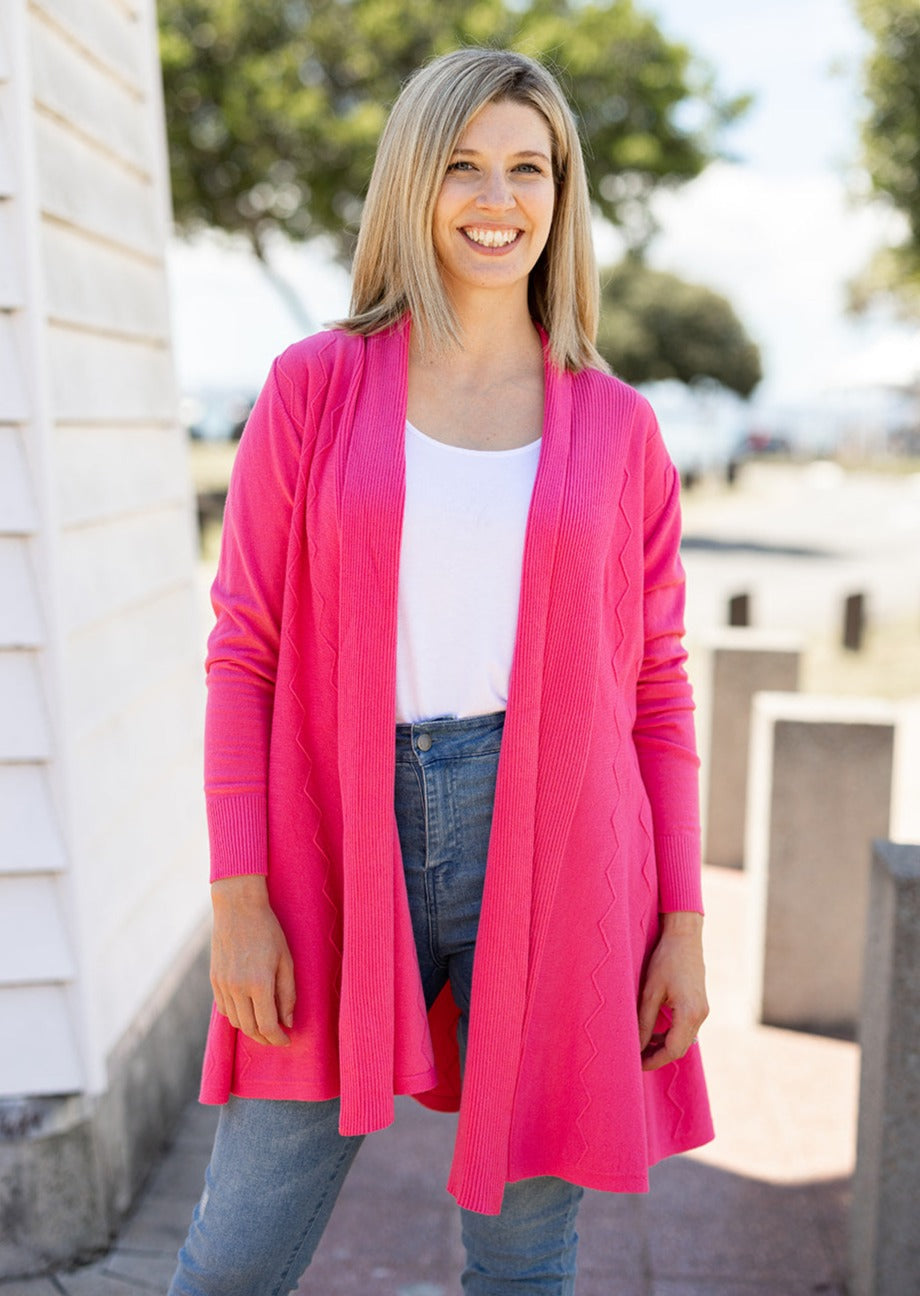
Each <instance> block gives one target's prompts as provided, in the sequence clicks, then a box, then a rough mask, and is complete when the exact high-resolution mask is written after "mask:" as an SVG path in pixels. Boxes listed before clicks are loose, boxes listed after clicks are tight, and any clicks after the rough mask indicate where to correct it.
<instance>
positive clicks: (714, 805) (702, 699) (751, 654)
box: [693, 628, 802, 868]
mask: <svg viewBox="0 0 920 1296" xmlns="http://www.w3.org/2000/svg"><path fill="white" fill-rule="evenodd" d="M801 655H802V653H801V644H800V641H799V640H798V639H797V638H796V637H795V636H793V635H783V634H777V633H775V632H774V633H770V632H767V631H763V630H751V629H743V628H734V629H720V630H715V631H713V632H712V633H711V634H709V635H707V636H706V637H705V638H704V639H702V640H701V641H700V644H699V657H698V662H697V655H696V654H694V678H693V683H694V688H695V690H696V695H697V717H698V729H699V741H700V752H701V757H702V771H701V774H702V810H703V858H704V859H705V860H706V862H707V863H708V864H718V865H721V866H722V867H724V868H741V866H742V863H743V859H744V823H745V799H746V795H747V772H748V747H749V740H750V716H751V704H752V702H753V699H754V695H755V694H756V693H761V692H766V691H777V692H778V691H783V692H792V691H794V690H796V689H797V688H798V684H799V665H800V661H801Z"/></svg>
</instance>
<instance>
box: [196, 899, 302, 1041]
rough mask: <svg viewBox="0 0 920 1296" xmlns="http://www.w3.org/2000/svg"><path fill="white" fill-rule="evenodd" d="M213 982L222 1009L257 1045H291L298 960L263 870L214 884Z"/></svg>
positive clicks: (217, 1003) (233, 1024)
mask: <svg viewBox="0 0 920 1296" xmlns="http://www.w3.org/2000/svg"><path fill="white" fill-rule="evenodd" d="M211 903H212V905H213V909H214V928H213V932H212V936H211V987H212V989H213V991H214V1002H215V1003H216V1005H217V1011H218V1012H220V1013H223V1015H224V1016H225V1017H226V1018H227V1019H228V1021H229V1022H230V1024H231V1026H235V1027H236V1028H237V1030H241V1031H242V1032H243V1034H244V1035H248V1036H249V1038H250V1039H252V1040H255V1042H256V1043H257V1044H273V1045H277V1046H280V1047H286V1046H288V1045H290V1042H291V1041H290V1039H289V1038H288V1036H287V1035H286V1034H285V1031H284V1029H283V1028H284V1027H286V1028H287V1029H288V1030H290V1028H291V1026H292V1025H293V1022H294V1002H295V999H296V994H295V989H294V961H293V959H292V958H291V951H290V949H289V948H288V943H287V941H286V939H285V936H284V932H283V931H282V930H281V924H280V923H279V922H278V919H277V918H276V917H275V915H274V912H273V910H272V908H271V905H270V904H269V902H268V888H267V886H266V883H265V878H264V877H262V876H261V875H258V874H244V875H242V876H239V877H228V878H221V879H220V880H219V881H217V882H213V883H212V884H211Z"/></svg>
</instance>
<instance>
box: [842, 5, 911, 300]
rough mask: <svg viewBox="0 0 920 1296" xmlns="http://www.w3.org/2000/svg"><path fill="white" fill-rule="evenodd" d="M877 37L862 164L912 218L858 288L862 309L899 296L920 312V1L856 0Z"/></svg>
mask: <svg viewBox="0 0 920 1296" xmlns="http://www.w3.org/2000/svg"><path fill="white" fill-rule="evenodd" d="M855 3H856V9H857V12H858V14H859V17H860V20H861V21H862V24H863V26H864V27H865V28H866V30H867V32H868V33H869V35H870V36H871V38H872V49H871V51H870V53H869V55H868V57H867V59H866V63H865V68H864V90H865V94H866V99H867V105H868V109H867V115H866V117H865V119H864V121H863V128H862V143H863V161H864V163H865V166H866V169H867V171H868V173H869V177H870V180H871V183H872V190H873V193H875V194H876V195H877V196H880V197H882V198H884V199H886V200H887V201H888V202H890V204H891V205H892V206H893V207H894V208H896V209H897V210H898V211H899V212H900V213H901V214H902V215H903V216H904V217H905V219H906V222H907V230H908V233H907V237H906V239H905V240H904V242H903V243H902V244H901V245H900V246H898V247H895V248H888V249H884V250H883V251H882V252H881V253H880V254H879V256H878V257H877V258H876V259H875V261H874V262H873V264H872V265H871V266H870V267H869V269H868V271H867V272H866V274H865V275H864V276H863V278H862V279H861V280H859V281H858V283H857V284H856V285H854V288H853V297H852V303H853V305H854V306H855V307H856V308H860V307H862V306H865V305H866V304H868V303H869V302H870V301H871V300H872V299H874V298H875V297H876V296H878V295H879V294H880V293H894V294H895V296H896V297H897V298H899V299H900V302H901V305H902V307H903V308H904V309H905V310H906V311H907V312H908V313H913V314H916V315H920V0H855Z"/></svg>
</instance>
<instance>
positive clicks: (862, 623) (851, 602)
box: [841, 594, 866, 652]
mask: <svg viewBox="0 0 920 1296" xmlns="http://www.w3.org/2000/svg"><path fill="white" fill-rule="evenodd" d="M865 634H866V596H865V594H848V595H847V597H846V598H845V599H844V602H843V636H842V638H841V643H842V645H843V647H844V648H845V649H846V650H847V651H848V652H860V651H861V649H862V646H863V639H864V638H865Z"/></svg>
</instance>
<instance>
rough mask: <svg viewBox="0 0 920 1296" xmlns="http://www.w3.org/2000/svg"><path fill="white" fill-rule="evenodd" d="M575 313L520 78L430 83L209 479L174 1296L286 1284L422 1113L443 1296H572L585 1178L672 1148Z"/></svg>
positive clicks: (673, 1031)
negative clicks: (436, 1176) (213, 1134)
mask: <svg viewBox="0 0 920 1296" xmlns="http://www.w3.org/2000/svg"><path fill="white" fill-rule="evenodd" d="M596 317H597V282H596V272H595V268H594V262H593V253H592V250H591V243H590V229H589V208H588V198H587V189H586V184H585V179H584V170H583V163H582V159H581V154H580V151H579V146H578V140H577V136H576V132H575V129H574V126H573V123H572V119H571V116H570V113H569V111H568V109H567V107H566V104H565V101H564V99H563V97H562V95H561V93H560V91H559V88H558V86H557V85H556V84H555V82H554V81H553V79H552V78H551V77H550V76H549V75H548V74H547V73H546V72H545V71H544V70H543V69H542V68H541V67H540V66H539V65H537V64H536V63H534V62H532V61H531V60H529V59H526V58H523V57H522V56H520V55H517V54H511V53H507V52H502V51H489V50H464V51H460V52H457V53H454V54H450V55H447V56H446V57H444V58H441V59H439V60H436V61H435V62H433V63H432V64H430V65H428V66H427V67H426V68H424V69H423V70H422V71H421V72H419V73H418V74H416V76H415V77H414V78H413V79H412V81H410V83H409V84H408V85H407V87H406V88H405V90H404V91H403V93H402V95H401V96H400V98H399V100H398V101H397V103H396V105H395V107H394V109H393V111H392V114H391V116H390V119H389V122H388V125H387V127H386V130H385V132H384V135H383V138H382V140H381V144H380V148H379V152H378V156H377V160H376V164H375V168H374V173H373V177H372V180H371V184H370V189H369V193H368V198H367V203H366V206H365V212H364V218H363V221H362V227H361V233H360V238H359V242H358V248H357V252H356V259H355V267H354V297H353V310H352V314H351V316H350V317H349V319H347V320H346V321H344V322H343V324H342V325H341V326H340V327H339V328H337V329H334V330H332V331H329V332H327V333H323V334H320V335H318V336H316V337H311V338H308V339H306V340H305V341H303V342H300V343H298V344H296V345H295V346H293V347H291V348H290V349H289V350H288V351H287V352H285V353H284V355H282V356H281V357H280V358H279V359H278V360H277V361H276V362H275V365H274V368H273V370H272V374H271V376H270V377H269V380H268V382H267V384H266V386H265V389H264V390H263V392H262V395H261V397H260V399H259V402H258V404H257V405H256V408H255V410H254V411H253V414H252V416H251V419H250V423H249V426H248V428H247V430H246V432H245V434H244V436H243V439H242V442H241V445H240V450H239V454H238V458H237V462H236V467H235V469H234V475H233V480H232V482H231V488H230V494H229V498H228V504H227V515H226V520H225V528H224V540H223V547H222V553H221V559H220V565H219V569H218V574H217V579H216V581H215V584H214V589H213V601H214V606H215V610H216V613H217V624H216V626H215V629H214V631H213V633H212V636H211V639H210V643H209V657H208V684H209V698H208V714H207V735H206V748H207V777H206V783H207V793H208V812H209V824H210V831H211V851H212V878H213V901H214V941H213V959H212V982H213V986H214V992H215V1009H214V1014H213V1017H212V1023H211V1031H210V1035H209V1039H208V1046H207V1053H206V1058H205V1068H204V1079H203V1085H202V1099H203V1101H205V1102H212V1103H222V1104H225V1105H224V1107H223V1110H222V1113H221V1120H220V1125H219V1129H218V1134H217V1139H216V1143H215V1149H214V1155H213V1158H212V1163H211V1166H210V1168H209V1172H208V1184H207V1187H206V1190H205V1194H204V1197H203V1199H202V1202H201V1203H200V1204H199V1207H198V1208H197V1210H196V1214H195V1218H194V1220H193V1223H192V1228H191V1231H190V1234H189V1238H188V1240H187V1242H186V1245H185V1247H184V1248H183V1250H182V1252H181V1253H180V1262H179V1268H178V1270H177V1273H176V1276H175V1278H174V1280H173V1286H172V1288H171V1291H172V1292H173V1293H174V1294H178V1293H182V1294H183V1296H190V1294H193V1296H202V1294H203V1293H207V1296H217V1294H218V1293H220V1296H226V1294H229V1293H234V1294H240V1296H242V1293H245V1294H246V1296H257V1294H258V1293H263V1292H264V1293H266V1294H267V1293H275V1292H281V1291H290V1290H292V1289H293V1288H294V1287H296V1285H297V1280H298V1276H299V1275H300V1273H302V1271H303V1270H304V1268H305V1267H306V1266H307V1265H308V1263H309V1261H310V1258H311V1256H312V1254H313V1251H314V1249H315V1247H316V1244H317V1242H318V1241H319V1238H320V1236H321V1234H322V1230H323V1227H324V1226H325V1223H326V1221H327V1219H328V1217H329V1213H330V1211H331V1209H332V1206H333V1204H334V1201H335V1197H336V1194H337V1192H338V1190H339V1187H340V1186H341V1183H342V1182H343V1180H344V1177H345V1175H346V1173H347V1170H348V1167H349V1165H350V1164H351V1160H352V1158H353V1157H354V1154H355V1152H356V1151H357V1147H358V1145H359V1143H360V1141H361V1138H362V1136H363V1135H365V1134H367V1133H368V1132H370V1131H372V1130H375V1129H379V1128H381V1127H383V1126H385V1125H387V1124H388V1123H389V1122H390V1121H391V1120H392V1117H393V1095H394V1093H409V1094H413V1095H414V1096H415V1097H417V1098H418V1099H419V1100H420V1101H421V1102H423V1103H425V1104H427V1105H429V1106H431V1107H435V1108H440V1109H442V1110H456V1109H457V1108H459V1112H460V1116H459V1125H458V1133H457V1140H456V1145H455V1149H454V1157H453V1165H452V1167H451V1173H450V1179H449V1183H448V1187H449V1189H450V1191H451V1192H452V1193H453V1194H454V1195H455V1196H456V1198H457V1200H458V1202H459V1204H460V1206H461V1208H462V1212H463V1236H464V1242H465V1244H466V1248H467V1257H468V1260H467V1267H466V1270H465V1272H464V1275H463V1286H464V1290H465V1291H467V1292H471V1293H477V1294H485V1293H503V1292H515V1293H529V1292H538V1291H539V1292H553V1293H557V1292H558V1293H569V1292H571V1291H573V1290H574V1271H575V1246H576V1240H577V1239H576V1234H575V1215H576V1211H577V1207H578V1202H579V1199H580V1196H581V1193H582V1188H583V1186H590V1187H594V1188H603V1189H608V1190H611V1191H622V1192H636V1191H644V1190H645V1189H646V1188H647V1182H648V1180H647V1171H648V1166H649V1165H650V1164H651V1163H653V1162H654V1161H656V1160H657V1159H659V1158H660V1157H662V1156H665V1155H667V1154H669V1153H672V1152H676V1151H681V1150H683V1149H686V1148H689V1147H693V1146H696V1145H698V1144H700V1143H702V1142H705V1141H706V1140H708V1139H709V1138H710V1137H711V1127H710V1121H709V1113H708V1107H707V1102H706V1095H705V1089H704V1084H703V1078H702V1071H701V1067H700V1061H699V1056H698V1053H699V1050H698V1049H697V1048H695V1047H694V1045H695V1042H696V1040H695V1037H696V1032H697V1029H698V1028H699V1026H700V1024H701V1022H702V1020H703V1018H704V1017H705V1015H706V1011H707V1009H706V1000H705V991H704V987H703V965H702V955H701V949H700V928H701V923H702V918H701V913H702V906H701V903H700V868H699V832H698V823H697V791H696V774H697V759H696V756H695V752H694V743H693V730H692V701H691V696H690V690H689V686H688V684H687V680H686V677H685V674H684V669H683V661H684V653H683V649H682V647H681V643H680V637H681V634H682V626H681V618H682V605H683V575H682V571H681V567H680V562H679V558H678V553H677V550H678V539H679V515H678V483H677V476H676V474H675V471H674V469H673V467H672V465H671V464H670V462H669V460H668V458H667V455H666V453H665V451H664V449H663V446H662V443H661V439H660V436H659V433H658V431H657V427H656V424H655V421H654V418H653V416H652V414H651V412H650V411H649V409H648V406H647V405H646V404H645V402H644V401H643V400H642V398H641V397H640V396H639V395H638V394H637V393H636V392H634V391H632V390H631V389H630V388H628V387H626V386H625V385H624V384H622V383H620V382H619V381H617V380H616V379H615V378H613V377H611V376H610V375H609V374H608V373H606V372H605V366H604V364H603V361H602V360H601V359H600V357H599V356H598V354H597V352H596V350H595V348H594V341H593V339H594V330H595V326H596ZM394 723H395V724H396V742H395V745H394ZM499 753H500V754H499ZM394 786H395V789H396V793H395V803H394ZM394 804H395V813H394ZM493 806H494V810H493ZM474 951H475V958H474ZM461 1060H462V1066H461ZM461 1072H462V1081H463V1083H462V1087H461V1084H460V1080H461Z"/></svg>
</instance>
